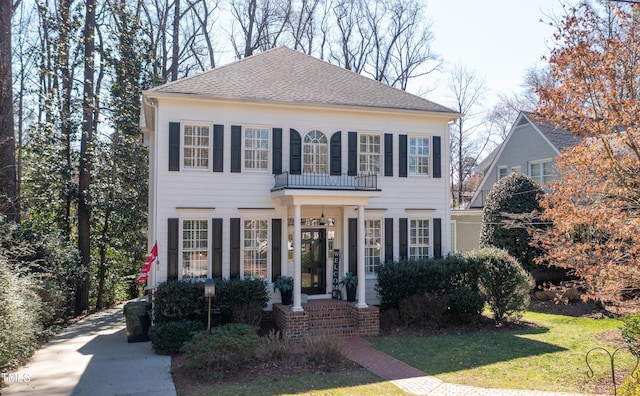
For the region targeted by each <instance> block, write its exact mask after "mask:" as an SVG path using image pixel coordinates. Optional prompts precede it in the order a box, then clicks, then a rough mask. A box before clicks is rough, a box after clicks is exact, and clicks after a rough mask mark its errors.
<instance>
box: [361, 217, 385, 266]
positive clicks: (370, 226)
mask: <svg viewBox="0 0 640 396" xmlns="http://www.w3.org/2000/svg"><path fill="white" fill-rule="evenodd" d="M380 224H381V222H380V220H379V219H378V220H370V219H365V220H364V272H365V273H366V274H375V273H376V269H377V268H378V267H379V266H380V257H381V256H382V249H381V243H382V228H381V226H380Z"/></svg>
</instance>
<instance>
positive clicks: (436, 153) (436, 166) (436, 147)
mask: <svg viewBox="0 0 640 396" xmlns="http://www.w3.org/2000/svg"><path fill="white" fill-rule="evenodd" d="M432 140H433V149H432V153H433V177H436V178H441V177H442V165H441V163H442V155H441V154H440V136H434V137H433V139H432Z"/></svg>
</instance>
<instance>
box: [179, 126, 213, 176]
mask: <svg viewBox="0 0 640 396" xmlns="http://www.w3.org/2000/svg"><path fill="white" fill-rule="evenodd" d="M210 133H211V128H209V126H206V125H189V124H187V125H185V126H184V133H183V136H184V137H183V139H184V140H183V142H184V154H183V168H184V169H205V170H206V169H209V150H210V149H209V148H210Z"/></svg>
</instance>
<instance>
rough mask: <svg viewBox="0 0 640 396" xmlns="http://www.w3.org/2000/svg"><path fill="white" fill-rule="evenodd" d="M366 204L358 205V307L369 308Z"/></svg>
mask: <svg viewBox="0 0 640 396" xmlns="http://www.w3.org/2000/svg"><path fill="white" fill-rule="evenodd" d="M364 239H365V235H364V206H362V205H359V206H358V303H357V304H356V307H358V308H367V307H368V305H367V302H366V301H365V274H364Z"/></svg>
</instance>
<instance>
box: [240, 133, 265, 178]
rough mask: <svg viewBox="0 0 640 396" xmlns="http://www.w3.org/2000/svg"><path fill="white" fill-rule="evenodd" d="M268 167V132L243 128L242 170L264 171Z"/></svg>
mask: <svg viewBox="0 0 640 396" xmlns="http://www.w3.org/2000/svg"><path fill="white" fill-rule="evenodd" d="M268 167H269V130H268V129H266V128H245V130H244V168H245V169H246V170H261V171H265V170H267V169H268Z"/></svg>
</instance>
